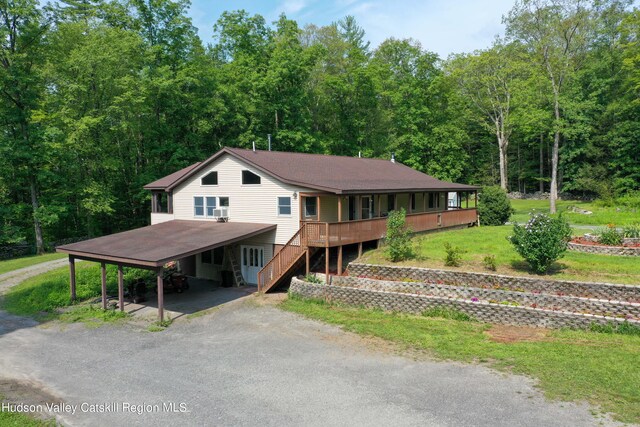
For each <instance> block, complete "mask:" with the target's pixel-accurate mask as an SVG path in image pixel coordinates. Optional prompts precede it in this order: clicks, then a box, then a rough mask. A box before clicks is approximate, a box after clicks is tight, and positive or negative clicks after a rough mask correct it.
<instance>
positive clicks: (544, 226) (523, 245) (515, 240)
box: [508, 214, 571, 274]
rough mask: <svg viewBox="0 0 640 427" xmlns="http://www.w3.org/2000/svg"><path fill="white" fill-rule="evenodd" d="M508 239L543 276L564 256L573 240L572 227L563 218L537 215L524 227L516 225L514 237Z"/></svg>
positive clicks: (532, 267)
mask: <svg viewBox="0 0 640 427" xmlns="http://www.w3.org/2000/svg"><path fill="white" fill-rule="evenodd" d="M508 239H509V240H510V241H511V243H512V244H513V246H514V247H515V249H516V251H517V252H518V253H519V254H520V256H522V257H523V258H524V259H525V261H527V263H528V264H529V266H530V267H531V269H532V270H533V271H535V272H536V273H539V274H542V273H546V272H547V271H548V270H549V267H551V264H553V263H554V262H555V261H556V260H558V259H560V258H562V257H563V256H564V253H565V252H566V250H567V242H568V241H569V240H570V239H571V227H569V223H568V222H567V221H566V220H565V219H564V218H563V217H562V216H559V217H558V218H551V217H549V216H548V215H545V214H536V215H532V216H531V218H530V219H529V221H528V222H527V224H526V225H524V226H522V225H519V224H515V225H514V226H513V236H510V237H508Z"/></svg>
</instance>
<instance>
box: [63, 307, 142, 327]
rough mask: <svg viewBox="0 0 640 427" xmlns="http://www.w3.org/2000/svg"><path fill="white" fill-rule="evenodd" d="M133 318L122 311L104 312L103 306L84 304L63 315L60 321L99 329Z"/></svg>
mask: <svg viewBox="0 0 640 427" xmlns="http://www.w3.org/2000/svg"><path fill="white" fill-rule="evenodd" d="M130 317H131V315H130V314H128V313H125V312H122V311H120V310H103V309H102V307H101V306H99V305H94V304H83V305H79V306H77V307H73V308H71V309H69V310H68V311H65V312H64V313H62V314H61V315H60V316H59V317H58V320H60V321H62V322H67V323H76V322H82V323H84V324H86V325H87V326H88V327H90V328H97V327H100V326H103V325H105V324H112V325H113V324H122V323H124V322H125V321H126V320H128V319H129V318H130Z"/></svg>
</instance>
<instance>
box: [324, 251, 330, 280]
mask: <svg viewBox="0 0 640 427" xmlns="http://www.w3.org/2000/svg"><path fill="white" fill-rule="evenodd" d="M324 279H325V282H326V283H327V284H329V246H327V247H326V248H324Z"/></svg>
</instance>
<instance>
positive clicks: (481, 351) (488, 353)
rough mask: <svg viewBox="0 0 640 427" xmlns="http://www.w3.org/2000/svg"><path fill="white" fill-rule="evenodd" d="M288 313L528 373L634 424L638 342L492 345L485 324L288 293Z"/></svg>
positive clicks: (562, 339)
mask: <svg viewBox="0 0 640 427" xmlns="http://www.w3.org/2000/svg"><path fill="white" fill-rule="evenodd" d="M281 307H282V308H284V309H285V310H288V311H292V312H295V313H299V314H302V315H304V316H307V317H309V318H312V319H317V320H321V321H324V322H327V323H330V324H334V325H340V326H342V327H344V329H346V330H348V331H351V332H355V333H358V334H361V335H365V336H374V337H379V338H383V339H386V340H389V341H393V342H395V343H398V344H400V345H402V346H406V347H408V348H416V349H421V350H426V351H428V352H429V354H430V355H433V356H434V357H436V358H439V359H447V360H458V361H463V362H481V363H487V364H489V365H490V366H492V367H494V368H497V369H499V370H503V371H508V372H514V373H516V374H524V375H529V376H532V377H534V378H536V379H538V381H539V385H540V387H541V388H542V390H543V391H544V393H545V395H546V396H548V397H549V398H554V399H561V400H565V401H588V402H589V403H591V404H593V405H599V406H601V407H602V409H603V410H605V411H607V412H612V413H613V414H614V417H615V418H616V419H618V420H620V421H624V422H632V423H638V422H640V387H638V384H640V370H638V369H637V367H638V366H640V337H639V336H626V335H614V334H605V333H595V332H580V331H568V330H561V331H549V332H548V333H547V334H546V336H544V337H543V338H541V339H540V340H538V341H534V342H522V341H520V342H511V343H502V342H495V341H493V340H491V339H490V338H489V336H488V335H487V330H488V329H489V328H490V327H491V325H489V324H486V323H478V322H469V321H461V320H452V319H445V318H433V317H424V316H413V315H407V314H399V313H386V312H382V311H380V310H365V309H361V308H353V307H346V306H342V305H336V304H329V303H325V302H320V301H309V300H302V299H300V298H292V297H291V296H290V297H289V299H287V300H286V301H285V302H283V303H282V305H281Z"/></svg>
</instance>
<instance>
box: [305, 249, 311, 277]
mask: <svg viewBox="0 0 640 427" xmlns="http://www.w3.org/2000/svg"><path fill="white" fill-rule="evenodd" d="M304 257H305V261H306V263H307V273H306V274H307V276H308V275H309V271H310V269H311V266H310V265H309V261H310V260H309V258H310V256H309V247H307V250H306V252H305V255H304Z"/></svg>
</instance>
